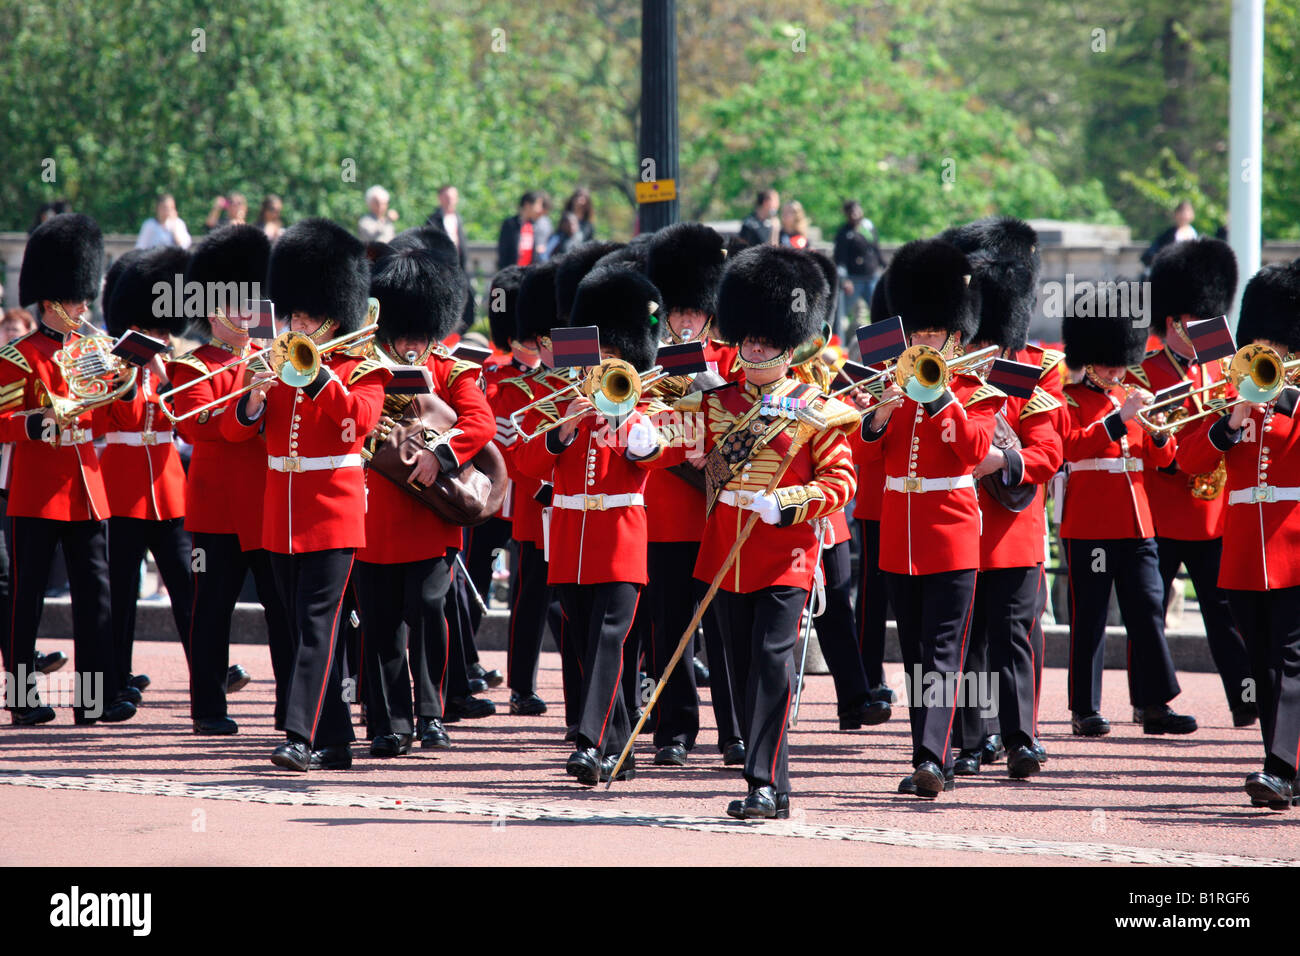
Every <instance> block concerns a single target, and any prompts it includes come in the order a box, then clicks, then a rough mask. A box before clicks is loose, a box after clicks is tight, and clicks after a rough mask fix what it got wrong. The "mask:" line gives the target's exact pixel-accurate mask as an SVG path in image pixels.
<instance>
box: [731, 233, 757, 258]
mask: <svg viewBox="0 0 1300 956" xmlns="http://www.w3.org/2000/svg"><path fill="white" fill-rule="evenodd" d="M752 245H753V243H752V242H750V241H749V240H748V239H744V238H741V237H740V236H739V235H736V236H728V237H727V245H726V249H727V258H728V259H730V258H732V257H733V256H735V255H736V253H738V252H741V251H743V250H745V249H748V248H749V247H750V246H752Z"/></svg>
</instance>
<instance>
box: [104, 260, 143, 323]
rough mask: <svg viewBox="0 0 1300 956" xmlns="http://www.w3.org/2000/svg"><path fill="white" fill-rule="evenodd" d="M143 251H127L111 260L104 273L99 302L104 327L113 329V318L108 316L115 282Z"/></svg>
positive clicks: (115, 285)
mask: <svg viewBox="0 0 1300 956" xmlns="http://www.w3.org/2000/svg"><path fill="white" fill-rule="evenodd" d="M144 253H145V250H143V249H129V250H127V251H126V252H124V253H122V254H121V255H120V256H118V257H117V258H116V259H114V260H113V264H112V265H111V266H109V267H108V271H107V272H106V273H104V296H103V298H102V299H101V300H100V305H101V308H102V310H103V313H104V327H105V328H109V329H111V328H112V327H113V317H112V316H111V315H110V314H109V310H110V309H111V308H112V303H113V290H114V289H115V288H117V280H118V279H120V278H122V273H123V272H125V271H126V267H127V266H129V265H130V264H131V263H132V262H134V261H135V260H136V259H139V258H140V257H141V256H142V255H144Z"/></svg>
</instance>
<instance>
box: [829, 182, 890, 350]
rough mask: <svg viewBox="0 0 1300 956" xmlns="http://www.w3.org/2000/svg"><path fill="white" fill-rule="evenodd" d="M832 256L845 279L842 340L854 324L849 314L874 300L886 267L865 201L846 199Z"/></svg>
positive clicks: (841, 306)
mask: <svg viewBox="0 0 1300 956" xmlns="http://www.w3.org/2000/svg"><path fill="white" fill-rule="evenodd" d="M833 258H834V259H835V266H836V269H837V270H838V272H839V274H840V278H841V280H842V282H843V292H844V294H843V295H841V296H840V314H839V322H840V326H841V328H840V332H839V334H840V338H841V340H843V339H845V338H846V337H847V332H848V331H849V329H850V328H851V322H850V317H851V316H854V315H856V314H857V311H858V303H859V302H867V303H869V302H870V301H871V293H872V292H874V291H875V289H876V280H877V278H878V277H879V276H880V273H881V272H883V271H884V268H885V257H884V254H883V253H882V252H881V251H880V242H879V240H878V239H877V237H876V227H875V226H874V225H872V223H871V220H870V219H867V218H865V217H864V216H863V215H862V205H861V203H859V202H858V201H857V200H856V199H849V200H846V201H845V203H844V224H843V225H841V226H840V228H839V229H838V230H837V231H836V233H835V252H834V255H833Z"/></svg>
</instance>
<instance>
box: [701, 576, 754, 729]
mask: <svg viewBox="0 0 1300 956" xmlns="http://www.w3.org/2000/svg"><path fill="white" fill-rule="evenodd" d="M708 589H709V587H708V585H707V584H705V583H704V582H703V581H698V580H697V581H696V582H695V600H696V601H702V600H703V599H704V595H705V594H706V593H707V592H708ZM700 627H701V628H703V630H704V655H705V656H706V657H707V658H708V660H709V700H710V701H711V702H712V706H713V722H714V723H715V724H716V725H717V727H718V753H724V752H725V751H726V749H727V746H728V745H729V744H732V743H734V742H735V741H738V740H742V739H744V732H743V731H742V730H741V729H740V711H741V710H742V709H743V708H744V706H745V701H744V685H743V684H741V683H740V682H739V681H737V679H736V665H735V659H734V655H733V653H732V651H731V649H730V647H728V645H727V641H726V639H725V638H724V637H723V634H722V621H721V618H720V617H719V613H718V602H717V599H716V598H715V599H714V600H713V601H712V602H710V604H709V606H708V607H707V608H705V611H704V619H703V620H701V621H700Z"/></svg>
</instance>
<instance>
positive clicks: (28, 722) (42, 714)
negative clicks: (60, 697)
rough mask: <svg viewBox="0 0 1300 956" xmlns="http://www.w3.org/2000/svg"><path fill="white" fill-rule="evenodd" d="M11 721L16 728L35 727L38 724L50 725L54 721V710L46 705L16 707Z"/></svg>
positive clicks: (11, 714) (12, 712)
mask: <svg viewBox="0 0 1300 956" xmlns="http://www.w3.org/2000/svg"><path fill="white" fill-rule="evenodd" d="M10 719H11V720H12V721H13V724H14V726H15V727H35V726H36V725H37V724H48V723H49V722H50V721H51V720H53V719H54V708H53V707H46V706H44V705H40V706H37V707H15V708H14V709H13V710H12V711H10Z"/></svg>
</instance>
